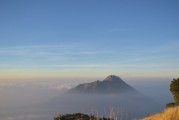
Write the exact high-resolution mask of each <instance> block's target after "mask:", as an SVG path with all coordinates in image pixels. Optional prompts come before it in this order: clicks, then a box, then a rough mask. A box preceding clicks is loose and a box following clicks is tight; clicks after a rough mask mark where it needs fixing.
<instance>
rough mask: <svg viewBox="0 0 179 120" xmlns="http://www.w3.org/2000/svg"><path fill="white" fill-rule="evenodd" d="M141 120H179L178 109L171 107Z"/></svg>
mask: <svg viewBox="0 0 179 120" xmlns="http://www.w3.org/2000/svg"><path fill="white" fill-rule="evenodd" d="M143 120H179V107H172V108H168V109H166V110H164V111H163V112H161V113H157V114H155V115H152V116H149V117H146V118H144V119H143Z"/></svg>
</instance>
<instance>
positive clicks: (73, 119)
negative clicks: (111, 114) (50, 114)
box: [54, 113, 113, 120]
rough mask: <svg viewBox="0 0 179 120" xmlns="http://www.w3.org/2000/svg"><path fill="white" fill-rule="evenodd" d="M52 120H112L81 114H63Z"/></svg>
mask: <svg viewBox="0 0 179 120" xmlns="http://www.w3.org/2000/svg"><path fill="white" fill-rule="evenodd" d="M54 120H113V119H111V118H104V117H103V118H99V117H95V116H93V115H87V114H83V113H75V114H65V115H58V116H56V117H55V118H54Z"/></svg>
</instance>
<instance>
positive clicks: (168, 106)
mask: <svg viewBox="0 0 179 120" xmlns="http://www.w3.org/2000/svg"><path fill="white" fill-rule="evenodd" d="M175 106H176V103H173V102H172V103H167V104H166V108H170V107H175Z"/></svg>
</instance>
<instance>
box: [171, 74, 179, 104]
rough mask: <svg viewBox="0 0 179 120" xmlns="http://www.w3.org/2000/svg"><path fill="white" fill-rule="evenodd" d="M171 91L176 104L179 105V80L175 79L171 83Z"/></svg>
mask: <svg viewBox="0 0 179 120" xmlns="http://www.w3.org/2000/svg"><path fill="white" fill-rule="evenodd" d="M170 91H171V93H172V94H173V98H174V100H175V102H176V104H179V78H178V79H173V81H171V84H170Z"/></svg>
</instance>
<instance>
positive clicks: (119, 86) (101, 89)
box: [69, 75, 136, 94]
mask: <svg viewBox="0 0 179 120" xmlns="http://www.w3.org/2000/svg"><path fill="white" fill-rule="evenodd" d="M69 92H70V93H94V94H97V93H99V94H100V93H103V94H116V93H126V92H136V90H135V89H134V88H132V87H131V86H130V85H128V84H127V83H125V82H124V81H123V80H122V79H121V78H119V77H118V76H115V75H109V76H108V77H106V78H105V79H104V80H103V81H94V82H91V83H84V84H79V85H77V86H76V87H74V88H72V89H70V90H69Z"/></svg>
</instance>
